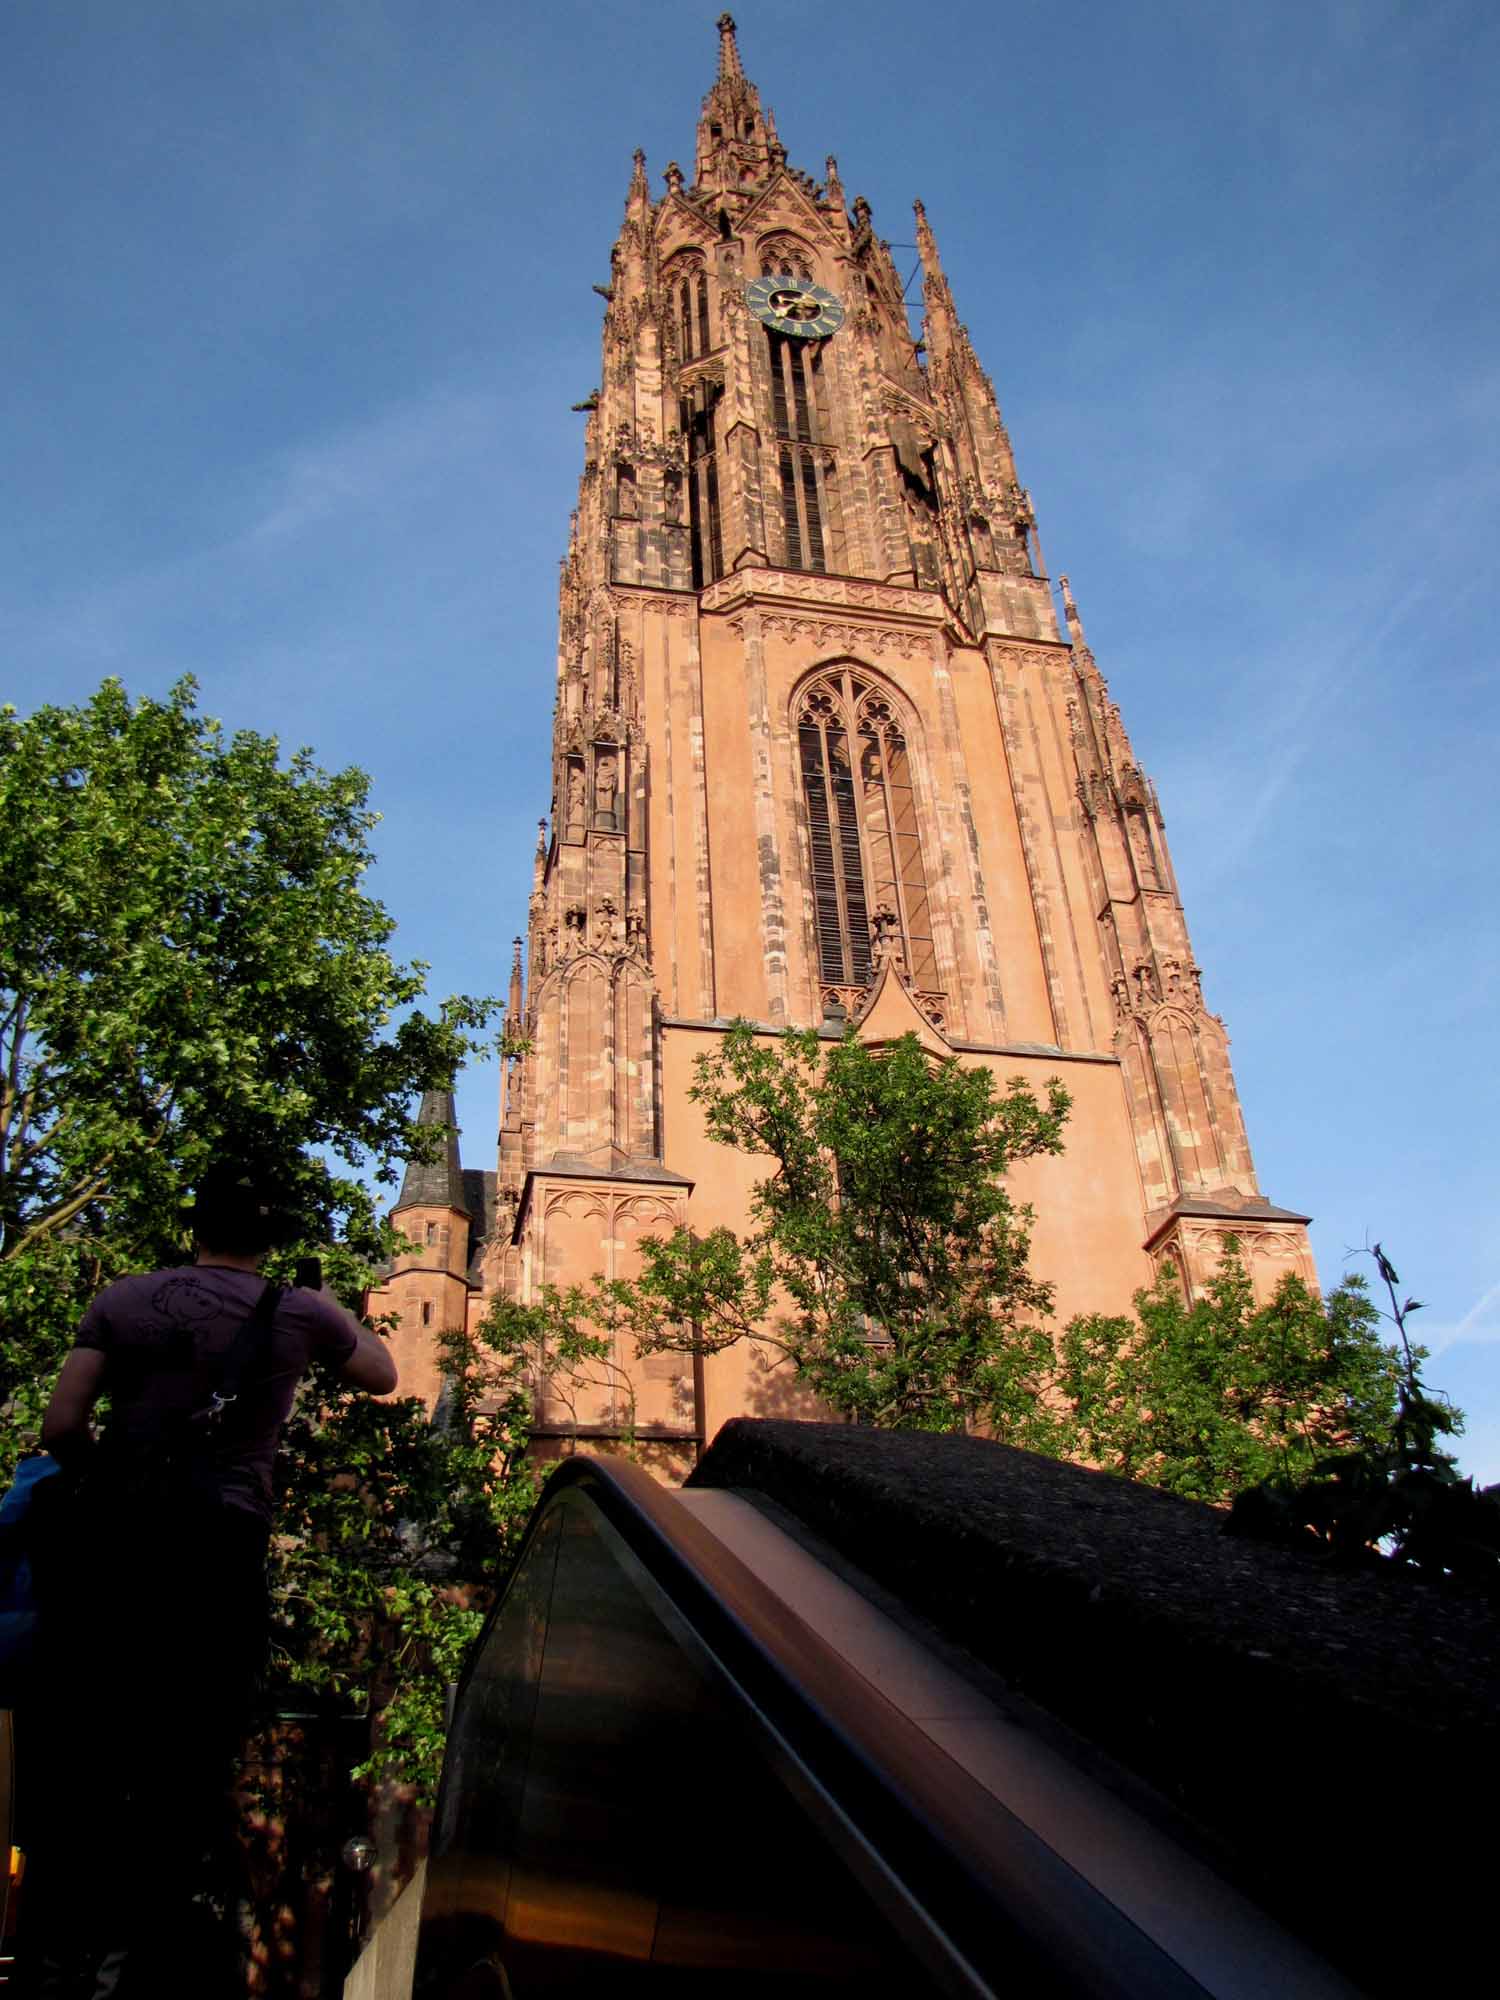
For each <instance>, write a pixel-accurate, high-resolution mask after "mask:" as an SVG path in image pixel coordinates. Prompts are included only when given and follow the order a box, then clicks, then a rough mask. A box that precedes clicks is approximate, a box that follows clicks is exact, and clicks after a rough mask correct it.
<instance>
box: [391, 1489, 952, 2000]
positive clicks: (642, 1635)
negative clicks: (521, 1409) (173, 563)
mask: <svg viewBox="0 0 1500 2000" xmlns="http://www.w3.org/2000/svg"><path fill="white" fill-rule="evenodd" d="M554 1520H555V1522H556V1525H554ZM523 1585H524V1591H525V1595H524V1602H519V1603H518V1602H517V1599H516V1594H515V1591H513V1592H512V1595H511V1597H510V1598H508V1599H507V1601H506V1604H505V1606H504V1608H503V1610H502V1612H501V1614H500V1616H499V1617H498V1618H497V1619H496V1621H495V1623H494V1624H493V1625H492V1626H491V1628H490V1630H489V1633H488V1635H487V1637H486V1640H485V1642H484V1646H483V1649H482V1652H481V1654H480V1657H479V1660H478V1663H477V1665H476V1671H475V1675H474V1677H473V1679H472V1680H471V1682H470V1687H469V1691H468V1692H467V1693H466V1696H465V1700H464V1705H463V1711H462V1717H461V1727H460V1730H459V1731H458V1732H457V1734H456V1737H455V1742H454V1746H453V1749H452V1751H451V1752H450V1769H449V1774H448V1776H447V1777H446V1778H445V1782H444V1794H443V1801H442V1806H441V1808H440V1817H439V1820H438V1823H437V1825H436V1827H435V1829H434V1838H433V1852H432V1859H431V1861H430V1863H429V1872H428V1887H427V1893H426V1896H425V1899H424V1902H423V1911H422V1936H421V1943H420V1950H419V1957H418V1967H417V1980H416V1985H415V1989H414V1990H415V1993H416V1994H417V1995H418V1996H419V2000H459V1996H460V1995H463V1996H471V1995H477V1994H480V1993H502V1992H508V1993H510V1994H512V1995H513V1996H514V2000H530V1996H533V1995H541V1994H545V1995H549V1996H550V1995H562V1994H568V1995H579V1996H583V1995H588V1996H590V2000H593V1996H596V1995H599V1994H601V1993H608V1994H610V1995H611V1996H615V1995H621V1994H625V1995H636V1994H640V1995H651V1996H655V1995H658V1994H659V1995H663V1996H666V1995H671V1996H676V1995H682V1996H684V2000H685V1996H687V1995H689V1994H691V1995H694V1996H695V2000H696V1996H698V1995H701V1994H703V1993H704V1992H711V1993H713V1994H714V1995H715V1996H716V2000H717V1996H721V1995H723V1996H729V2000H741V1996H744V2000H749V1996H751V1995H754V1996H756V2000H761V1996H763V1995H765V1994H766V1993H767V1992H768V1991H770V1990H773V1989H771V1988H769V1987H768V1984H767V1982H768V1980H774V1981H775V1986H774V1992H775V1994H776V2000H812V1996H813V1995H815V1994H816V1995H825V1994H849V1995H853V1994H872V1993H877V1992H883V1993H891V1992H909V1993H920V1992H927V1991H931V1990H932V1988H931V1982H930V1980H929V1978H928V1977H927V1976H926V1975H925V1973H924V1971H923V1969H922V1968H920V1967H919V1966H918V1965H917V1964H916V1963H915V1962H914V1961H913V1960H912V1958H911V1956H910V1952H909V1950H908V1948H907V1947H906V1945H905V1944H904V1943H903V1942H902V1941H901V1940H900V1939H899V1938H898V1937H897V1935H896V1934H895V1933H894V1932H893V1931H892V1930H891V1929H890V1928H889V1927H888V1925H887V1923H886V1921H885V1919H884V1917H883V1916H882V1914H881V1912H880V1910H879V1909H878V1908H877V1907H876V1906H875V1904H874V1903H872V1902H871V1900H870V1899H869V1897H868V1896H867V1894H866V1893H865V1891H864V1890H863V1889H862V1888H861V1887H860V1886H859V1885H858V1884H857V1883H856V1882H855V1880H854V1878H853V1877H852V1876H851V1875H850V1874H849V1873H848V1872H847V1870H846V1869H845V1867H844V1866H843V1864H842V1862H841V1861H840V1860H839V1858H838V1857H837V1856H836V1855H835V1853H834V1852H833V1851H832V1849H831V1848H830V1847H829V1846H828V1845H827V1842H826V1841H825V1839H824V1838H823V1836H822V1834H821V1832H820V1831H819V1830H818V1829H817V1828H816V1827H814V1825H813V1824H812V1823H811V1822H810V1821H809V1820H808V1819H807V1818H806V1817H805V1815H804V1812H803V1809H802V1808H801V1806H800V1805H799V1804H798V1803H797V1801H796V1800H795V1799H794V1797H793V1795H792V1794H791V1793H790V1792H789V1791H788V1790H787V1789H785V1787H784V1785H783V1783H782V1781H781V1779H780V1777H779V1776H778V1775H777V1773H778V1771H779V1770H780V1769H782V1768H783V1766H784V1763H785V1758H784V1753H781V1752H780V1751H779V1750H777V1749H776V1748H774V1746H773V1745H772V1742H771V1739H770V1738H769V1735H768V1733H767V1732H766V1731H765V1729H764V1726H763V1725H762V1724H761V1723H760V1721H759V1719H758V1718H757V1717H756V1716H755V1714H754V1713H753V1711H751V1710H750V1709H749V1708H748V1706H747V1705H746V1704H745V1703H744V1701H743V1700H742V1699H741V1698H740V1697H739V1696H738V1695H737V1694H736V1693H735V1692H734V1691H733V1690H732V1689H731V1688H730V1687H729V1686H728V1684H727V1683H726V1682H725V1681H724V1680H723V1678H722V1677H721V1675H720V1674H719V1672H718V1670H717V1668H716V1666H715V1665H714V1663H713V1661H712V1660H711V1659H710V1658H709V1657H708V1656H707V1655H705V1654H704V1653H703V1652H702V1651H701V1649H700V1648H699V1647H698V1646H697V1644H696V1642H695V1641H694V1639H693V1637H692V1635H691V1633H690V1632H689V1631H688V1630H687V1629H686V1628H685V1627H684V1626H683V1625H682V1623H681V1621H680V1619H679V1618H678V1616H677V1614H676V1613H675V1611H674V1610H673V1609H672V1607H671V1605H670V1604H669V1603H668V1601H667V1600H666V1599H665V1598H664V1597H663V1595H662V1594H661V1592H660V1591H659V1589H658V1588H657V1586H656V1585H655V1584H654V1583H653V1582H652V1581H651V1579H650V1578H649V1576H647V1575H646V1573H645V1572H644V1570H642V1568H641V1567H640V1565H639V1563H638V1562H637V1561H636V1560H635V1558H634V1557H633V1556H632V1555H631V1554H630V1552H629V1550H628V1549H627V1548H626V1547H625V1546H624V1544H623V1542H622V1541H621V1540H620V1538H619V1536H618V1535H617V1534H616V1533H615V1531H614V1530H613V1529H612V1528H610V1526H609V1525H608V1523H607V1522H605V1521H604V1520H603V1519H602V1517H601V1516H600V1515H599V1513H598V1511H597V1509H596V1508H595V1507H594V1505H593V1503H592V1502H591V1501H589V1500H588V1499H587V1498H586V1496H584V1495H582V1494H578V1493H568V1494H565V1495H563V1496H562V1497H561V1499H560V1500H559V1501H557V1502H555V1503H554V1504H553V1507H552V1509H551V1510H550V1512H549V1516H548V1525H547V1528H546V1530H545V1531H544V1535H543V1536H542V1537H541V1538H540V1539H539V1541H538V1542H537V1543H535V1544H533V1548H532V1551H531V1554H530V1556H529V1557H528V1560H527V1564H526V1567H525V1569H524V1570H523V1572H522V1576H521V1577H520V1578H519V1579H518V1582H517V1586H516V1588H517V1589H521V1588H522V1586H523ZM773 1758H774V1762H773ZM705 1981H707V1982H710V1983H708V1984H705Z"/></svg>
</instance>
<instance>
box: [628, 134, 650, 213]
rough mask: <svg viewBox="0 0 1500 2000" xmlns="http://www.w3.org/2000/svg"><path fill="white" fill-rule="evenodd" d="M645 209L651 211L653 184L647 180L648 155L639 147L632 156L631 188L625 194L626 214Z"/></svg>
mask: <svg viewBox="0 0 1500 2000" xmlns="http://www.w3.org/2000/svg"><path fill="white" fill-rule="evenodd" d="M642 207H644V208H645V210H646V212H647V214H649V213H650V211H651V183H650V181H648V180H647V178H646V155H645V153H644V152H643V151H642V150H641V148H640V147H639V146H637V147H636V149H635V151H634V152H633V153H632V154H631V156H630V186H629V188H628V189H627V190H626V193H625V213H626V214H627V215H631V214H633V213H634V212H635V211H636V210H637V209H639V208H642Z"/></svg>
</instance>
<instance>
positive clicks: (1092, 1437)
mask: <svg viewBox="0 0 1500 2000" xmlns="http://www.w3.org/2000/svg"><path fill="white" fill-rule="evenodd" d="M1379 1317H1380V1316H1379V1314H1378V1313H1377V1311H1376V1309H1375V1307H1374V1306H1373V1305H1372V1304H1371V1302H1370V1298H1369V1295H1368V1293H1367V1292H1366V1290H1365V1288H1364V1285H1363V1284H1362V1283H1361V1282H1360V1280H1358V1279H1357V1278H1351V1279H1347V1280H1346V1281H1345V1282H1344V1283H1343V1284H1341V1285H1339V1286H1337V1287H1335V1289H1334V1290H1333V1291H1331V1292H1330V1293H1329V1294H1328V1295H1327V1296H1326V1298H1324V1297H1319V1295H1318V1294H1317V1293H1316V1292H1314V1291H1313V1290H1312V1289H1311V1288H1310V1287H1309V1286H1307V1285H1306V1284H1304V1283H1303V1281H1302V1280H1301V1279H1300V1278H1296V1277H1292V1276H1288V1277H1285V1278H1283V1279H1282V1281H1281V1283H1280V1285H1279V1286H1278V1287H1277V1289H1276V1293H1275V1296H1274V1297H1273V1298H1272V1299H1271V1300H1270V1301H1269V1302H1268V1303H1267V1304H1264V1305H1257V1303H1256V1301H1255V1296H1254V1292H1253V1289H1252V1287H1251V1283H1250V1278H1249V1275H1248V1273H1247V1272H1246V1269H1245V1265H1244V1261H1243V1259H1242V1258H1241V1256H1240V1254H1239V1248H1238V1245H1237V1244H1232V1245H1231V1247H1230V1248H1229V1249H1228V1250H1227V1251H1226V1254H1225V1256H1224V1259H1223V1261H1222V1263H1221V1265H1220V1267H1219V1270H1218V1273H1217V1275H1216V1276H1215V1277H1214V1279H1213V1280H1212V1282H1211V1283H1210V1284H1208V1285H1207V1286H1206V1287H1205V1288H1204V1290H1203V1291H1202V1292H1201V1294H1200V1295H1199V1297H1198V1298H1196V1299H1195V1300H1194V1302H1193V1303H1192V1305H1188V1304H1187V1303H1186V1301H1185V1300H1184V1298H1183V1296H1182V1292H1181V1289H1180V1287H1179V1286H1178V1284H1177V1283H1176V1282H1175V1280H1174V1278H1173V1277H1172V1275H1171V1274H1170V1273H1164V1274H1163V1276H1162V1278H1161V1280H1160V1281H1159V1283H1158V1284H1157V1285H1156V1286H1155V1287H1154V1288H1153V1289H1152V1290H1150V1291H1143V1292H1138V1293H1137V1294H1136V1298H1135V1314H1134V1316H1133V1317H1113V1316H1106V1315H1102V1314H1091V1315H1087V1316H1085V1317H1082V1318H1078V1319H1074V1320H1072V1321H1070V1322H1069V1324H1068V1326H1067V1327H1066V1328H1065V1329H1064V1332H1063V1336H1062V1340H1061V1343H1060V1347H1059V1364H1060V1369H1059V1383H1058V1391H1059V1395H1060V1398H1061V1401H1062V1402H1063V1404H1064V1405H1065V1406H1066V1418H1065V1424H1066V1433H1065V1435H1066V1450H1067V1454H1068V1456H1070V1457H1078V1458H1084V1459H1087V1460H1090V1461H1091V1462H1092V1463H1094V1464H1096V1465H1101V1466H1104V1467H1105V1468H1106V1469H1108V1470H1110V1471H1113V1472H1119V1473H1123V1474H1124V1475H1125V1476H1126V1477H1127V1478H1130V1479H1141V1480H1145V1481H1146V1482H1147V1483H1148V1484H1150V1485H1153V1486H1163V1487H1166V1488H1167V1490H1168V1491H1170V1492H1173V1493H1181V1494H1184V1495H1186V1496H1187V1497H1188V1498H1190V1499H1194V1500H1209V1501H1214V1502H1222V1501H1225V1500H1228V1499H1230V1498H1232V1497H1233V1496H1234V1495H1235V1494H1236V1493H1238V1492H1240V1491H1241V1490H1242V1489H1243V1488H1245V1487H1247V1486H1253V1485H1255V1484H1256V1483H1257V1482H1259V1481H1261V1480H1264V1479H1267V1478H1269V1477H1271V1476H1272V1475H1280V1476H1284V1477H1293V1478H1295V1477H1297V1476H1300V1475H1301V1474H1304V1473H1306V1472H1308V1471H1310V1470H1311V1468H1312V1466H1313V1465H1314V1464H1315V1463H1316V1462H1317V1460H1318V1459H1319V1458H1320V1457H1321V1456H1322V1455H1324V1454H1325V1453H1328V1452H1330V1451H1333V1450H1335V1449H1336V1448H1339V1447H1342V1446H1345V1445H1353V1446H1355V1447H1363V1446H1366V1445H1368V1444H1369V1443H1370V1442H1371V1441H1373V1440H1377V1439H1384V1438H1387V1437H1389V1435H1390V1429H1391V1424H1392V1421H1393V1418H1394V1414H1395V1409H1396V1399H1397V1387H1398V1382H1399V1375H1400V1370H1399V1364H1398V1360H1397V1357H1396V1355H1395V1354H1394V1352H1393V1351H1392V1350H1391V1349H1390V1348H1389V1347H1387V1346H1386V1345H1385V1343H1384V1341H1383V1340H1382V1339H1381V1337H1380V1333H1379Z"/></svg>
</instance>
